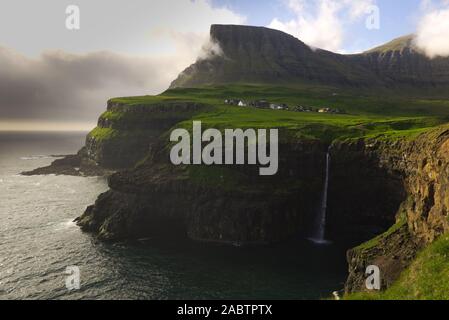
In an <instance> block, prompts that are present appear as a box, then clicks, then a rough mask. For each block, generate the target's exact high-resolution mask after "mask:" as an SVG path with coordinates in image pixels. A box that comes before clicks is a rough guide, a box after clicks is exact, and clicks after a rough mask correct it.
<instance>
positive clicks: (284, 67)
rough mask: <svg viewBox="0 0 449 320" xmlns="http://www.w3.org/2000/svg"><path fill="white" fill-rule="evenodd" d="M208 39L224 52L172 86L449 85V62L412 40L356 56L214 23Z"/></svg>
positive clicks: (274, 33)
mask: <svg viewBox="0 0 449 320" xmlns="http://www.w3.org/2000/svg"><path fill="white" fill-rule="evenodd" d="M210 36H211V41H213V42H216V43H217V44H219V46H220V48H221V50H222V53H221V54H213V55H211V56H210V57H208V58H207V59H202V60H198V61H197V62H196V63H194V64H193V65H191V66H190V67H188V68H187V69H186V70H184V71H183V72H182V73H181V74H180V75H179V77H178V78H177V79H176V80H175V81H173V83H172V84H171V88H177V87H197V86H202V85H211V84H227V83H276V84H278V85H279V84H304V83H305V84H322V85H332V86H338V87H341V86H351V87H385V88H391V87H392V86H394V87H397V86H420V87H429V88H434V87H438V86H441V87H448V86H449V58H436V59H429V58H428V57H427V56H426V55H425V54H423V53H422V52H421V51H420V50H418V49H417V48H416V47H415V45H414V41H413V36H406V37H402V38H399V39H396V40H393V41H392V42H390V43H388V44H386V45H384V46H381V47H378V48H374V49H372V50H370V51H367V52H365V53H362V54H353V55H342V54H337V53H333V52H329V51H325V50H321V49H314V48H310V47H309V46H307V45H306V44H305V43H303V42H302V41H300V40H298V39H297V38H295V37H293V36H291V35H289V34H286V33H284V32H281V31H277V30H272V29H268V28H264V27H250V26H238V25H213V26H212V27H211V31H210Z"/></svg>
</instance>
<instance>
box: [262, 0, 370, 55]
mask: <svg viewBox="0 0 449 320" xmlns="http://www.w3.org/2000/svg"><path fill="white" fill-rule="evenodd" d="M286 3H287V7H288V8H289V9H290V10H291V11H292V12H293V14H294V15H295V18H294V19H291V20H289V21H280V20H279V19H278V18H275V19H273V20H272V22H271V23H270V24H269V25H268V27H270V28H273V29H278V30H281V31H284V32H287V33H290V34H292V35H293V36H295V37H297V38H299V39H301V40H302V41H304V42H305V43H307V44H308V45H310V46H312V47H316V48H322V49H327V50H331V51H341V50H342V46H343V42H344V38H345V34H346V26H347V25H350V24H352V23H354V22H356V21H358V20H359V19H360V18H361V17H363V16H364V15H365V14H366V11H367V9H368V8H370V6H372V5H374V4H375V0H318V1H314V0H288V2H286Z"/></svg>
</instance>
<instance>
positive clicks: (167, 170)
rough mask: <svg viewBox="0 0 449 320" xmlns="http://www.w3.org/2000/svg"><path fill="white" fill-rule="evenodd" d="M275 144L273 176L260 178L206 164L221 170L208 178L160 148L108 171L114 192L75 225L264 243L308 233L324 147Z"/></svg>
mask: <svg viewBox="0 0 449 320" xmlns="http://www.w3.org/2000/svg"><path fill="white" fill-rule="evenodd" d="M280 148H281V149H282V151H283V152H282V153H281V154H283V155H284V156H283V157H282V158H281V159H280V162H281V164H282V165H281V168H282V169H281V171H280V172H279V174H278V176H277V177H276V178H271V177H260V176H258V175H257V170H254V168H253V167H246V166H241V167H227V168H224V169H223V168H218V167H217V168H208V169H207V170H213V171H214V175H217V174H219V175H220V174H221V179H222V181H219V182H218V183H217V182H215V183H213V184H212V183H210V182H209V181H207V180H201V181H197V180H196V179H195V178H194V177H191V176H190V174H189V170H190V168H188V167H174V166H173V165H171V164H169V163H168V161H169V160H168V155H167V151H166V149H165V148H164V147H162V146H161V147H160V149H159V150H158V151H156V150H154V152H153V155H152V156H151V157H149V158H148V159H147V160H146V161H145V162H144V163H143V164H141V165H140V166H138V167H136V168H135V169H133V170H130V171H125V172H121V173H117V174H115V175H113V176H112V177H111V178H110V181H109V185H110V187H111V191H108V192H107V193H105V194H103V195H102V196H100V198H99V199H98V200H97V202H96V204H95V205H94V206H92V207H90V208H88V209H87V211H86V212H85V213H84V215H83V216H81V217H80V218H79V219H78V224H79V225H80V226H81V227H82V228H83V229H84V230H86V231H90V232H94V233H96V234H98V235H99V237H100V238H102V239H105V240H117V239H123V238H136V237H137V238H138V237H160V236H162V237H173V236H178V237H179V236H181V237H188V238H190V239H193V240H197V241H206V242H222V243H237V244H266V243H274V242H279V241H283V240H287V239H289V238H291V237H293V236H295V235H297V234H299V233H303V234H304V235H306V233H307V231H308V227H309V225H310V221H311V219H313V217H314V214H315V208H316V204H317V203H318V202H319V199H320V195H321V186H322V179H323V173H324V172H323V168H324V159H325V150H326V147H325V145H323V144H322V143H320V142H318V141H302V142H298V143H297V144H293V145H281V146H280ZM215 170H220V171H215ZM220 172H221V173H220ZM225 175H226V176H225ZM218 178H219V179H220V176H219V177H218ZM298 181H300V182H301V183H298Z"/></svg>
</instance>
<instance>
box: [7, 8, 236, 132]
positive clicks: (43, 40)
mask: <svg viewBox="0 0 449 320" xmlns="http://www.w3.org/2000/svg"><path fill="white" fill-rule="evenodd" d="M5 1H6V2H9V4H8V9H9V11H8V12H6V11H5V10H2V11H1V12H0V125H1V123H2V122H3V123H5V121H13V120H14V121H17V120H27V121H28V120H33V121H34V120H39V121H46V122H49V121H50V122H51V121H67V120H70V121H75V122H79V121H89V122H92V121H95V120H96V119H97V117H98V115H99V114H100V113H101V112H103V111H104V110H105V104H106V101H107V100H108V99H109V98H111V97H117V96H131V95H144V94H157V93H160V92H162V91H163V90H165V89H166V88H168V86H169V84H170V82H171V81H173V80H174V79H175V78H176V77H177V75H178V74H179V73H180V72H181V71H182V70H183V69H185V68H186V67H187V66H189V65H190V64H191V63H193V62H195V60H196V59H198V58H204V57H207V56H208V55H210V54H220V48H219V47H218V46H217V45H216V44H214V43H210V42H209V28H210V25H211V24H213V23H233V24H238V23H243V22H244V20H245V18H244V17H242V16H240V15H238V14H236V13H234V12H232V11H231V10H229V9H227V8H223V7H214V6H213V5H212V4H211V2H210V1H207V0H195V1H192V0H152V1H147V0H135V1H132V2H131V1H130V2H128V3H127V2H123V1H109V0H97V1H91V0H78V1H77V4H78V5H79V6H80V11H81V30H80V32H79V33H78V32H69V31H67V30H66V29H65V24H64V19H65V6H66V5H67V4H69V1H66V0H61V1H58V4H55V2H54V1H53V0H42V1H39V4H37V2H34V1H33V2H29V1H24V0H14V1H12V0H5ZM23 6H26V7H27V8H28V10H25V11H24V10H23ZM30 13H33V14H30ZM17 17H21V19H17ZM11 30H14V32H11ZM30 30H32V31H33V32H30ZM37 35H40V36H37ZM2 45H3V46H2ZM52 48H58V49H56V50H55V49H52ZM38 52H39V53H38ZM40 52H43V53H40ZM0 129H1V128H0Z"/></svg>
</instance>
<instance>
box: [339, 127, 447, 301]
mask: <svg viewBox="0 0 449 320" xmlns="http://www.w3.org/2000/svg"><path fill="white" fill-rule="evenodd" d="M361 150H362V152H363V153H364V154H366V155H368V156H369V155H370V154H371V155H373V154H375V157H376V158H377V159H378V167H380V168H383V169H384V170H387V171H388V172H391V173H393V174H395V175H397V176H401V177H402V180H403V185H404V190H405V194H406V198H405V199H404V201H403V203H402V204H401V206H400V209H399V210H398V212H397V214H396V224H395V226H393V227H392V228H391V229H390V230H389V231H387V232H386V233H385V234H383V235H381V236H380V237H378V238H375V239H373V240H371V241H369V242H368V243H366V244H363V245H361V246H359V247H357V248H355V249H353V250H351V251H349V253H348V263H349V277H348V282H347V285H346V291H347V292H356V291H363V290H365V283H364V281H365V280H364V279H365V276H364V273H365V270H366V267H367V266H369V265H378V266H379V267H380V268H381V272H382V274H383V277H382V278H383V288H384V289H385V288H387V287H388V286H389V285H391V283H392V282H394V281H395V280H396V279H397V277H398V276H399V274H400V272H401V271H402V270H404V268H405V267H406V266H408V264H409V263H410V262H411V261H412V260H413V258H414V256H415V255H416V253H417V251H418V250H419V248H422V247H424V246H426V245H427V244H429V243H432V242H433V241H435V240H436V239H437V238H438V237H439V236H441V235H443V234H444V233H446V232H449V175H448V173H449V128H448V127H442V128H439V129H436V130H433V131H431V132H429V133H426V134H423V135H421V136H420V137H418V138H417V139H413V140H411V141H407V140H402V141H397V142H394V143H388V142H383V141H376V142H373V143H372V144H369V143H365V144H363V146H362V148H361ZM381 201H384V199H379V202H381Z"/></svg>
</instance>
